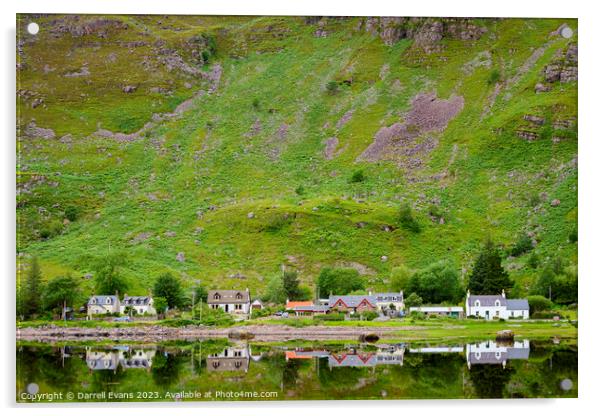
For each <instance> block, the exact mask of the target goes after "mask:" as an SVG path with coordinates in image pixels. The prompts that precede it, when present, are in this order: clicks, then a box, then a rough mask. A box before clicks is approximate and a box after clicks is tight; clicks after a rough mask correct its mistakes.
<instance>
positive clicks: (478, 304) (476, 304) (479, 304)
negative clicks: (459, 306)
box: [474, 300, 481, 308]
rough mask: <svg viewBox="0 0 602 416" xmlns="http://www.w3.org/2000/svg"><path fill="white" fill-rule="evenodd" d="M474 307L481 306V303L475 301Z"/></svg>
mask: <svg viewBox="0 0 602 416" xmlns="http://www.w3.org/2000/svg"><path fill="white" fill-rule="evenodd" d="M474 306H476V307H477V308H478V307H479V306H481V301H480V300H477V301H475V303H474Z"/></svg>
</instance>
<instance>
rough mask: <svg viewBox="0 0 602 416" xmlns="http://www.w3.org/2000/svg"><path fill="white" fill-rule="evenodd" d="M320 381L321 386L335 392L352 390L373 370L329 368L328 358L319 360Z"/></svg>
mask: <svg viewBox="0 0 602 416" xmlns="http://www.w3.org/2000/svg"><path fill="white" fill-rule="evenodd" d="M318 365H319V368H320V374H319V380H320V385H321V386H322V387H324V388H330V389H333V390H340V389H344V388H350V387H353V386H356V385H358V383H359V381H360V378H364V377H367V376H368V373H369V372H370V371H372V368H371V367H369V368H359V367H335V368H330V367H329V366H328V359H327V358H320V360H319V364H318Z"/></svg>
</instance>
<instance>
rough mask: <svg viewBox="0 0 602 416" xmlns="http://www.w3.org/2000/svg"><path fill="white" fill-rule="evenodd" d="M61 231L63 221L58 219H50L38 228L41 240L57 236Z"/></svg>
mask: <svg viewBox="0 0 602 416" xmlns="http://www.w3.org/2000/svg"><path fill="white" fill-rule="evenodd" d="M62 232H63V223H62V222H60V221H59V220H51V221H48V222H47V223H45V224H44V225H42V228H41V229H40V238H41V239H42V240H48V239H49V238H52V237H54V236H57V235H59V234H61V233H62Z"/></svg>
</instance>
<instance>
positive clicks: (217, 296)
mask: <svg viewBox="0 0 602 416" xmlns="http://www.w3.org/2000/svg"><path fill="white" fill-rule="evenodd" d="M219 298H221V296H220V295H219V293H216V294H215V295H213V299H219Z"/></svg>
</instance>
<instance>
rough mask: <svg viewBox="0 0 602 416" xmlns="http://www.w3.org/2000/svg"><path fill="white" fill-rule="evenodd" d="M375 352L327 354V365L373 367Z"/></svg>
mask: <svg viewBox="0 0 602 416" xmlns="http://www.w3.org/2000/svg"><path fill="white" fill-rule="evenodd" d="M376 361H377V360H376V355H375V354H331V355H329V356H328V366H329V367H373V366H375V365H376Z"/></svg>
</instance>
